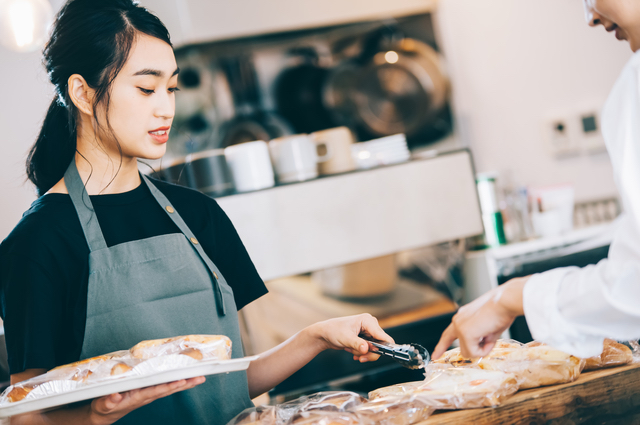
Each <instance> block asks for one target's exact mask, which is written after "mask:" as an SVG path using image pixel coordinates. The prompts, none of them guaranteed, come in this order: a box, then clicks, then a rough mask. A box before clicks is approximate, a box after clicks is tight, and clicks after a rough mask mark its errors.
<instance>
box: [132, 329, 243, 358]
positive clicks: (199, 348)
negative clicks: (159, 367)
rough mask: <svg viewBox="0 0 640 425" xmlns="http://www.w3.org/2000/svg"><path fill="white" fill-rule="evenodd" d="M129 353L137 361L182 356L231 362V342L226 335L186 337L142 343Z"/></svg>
mask: <svg viewBox="0 0 640 425" xmlns="http://www.w3.org/2000/svg"><path fill="white" fill-rule="evenodd" d="M129 351H130V352H131V356H133V357H134V358H137V359H150V358H153V357H159V356H166V355H170V354H182V355H185V356H189V357H192V358H194V359H195V360H229V359H230V358H231V340H230V339H229V338H228V337H226V336H224V335H185V336H177V337H174V338H163V339H154V340H149V341H142V342H140V343H138V344H136V345H134V346H133V347H132V348H131V350H129Z"/></svg>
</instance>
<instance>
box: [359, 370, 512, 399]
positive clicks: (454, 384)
mask: <svg viewBox="0 0 640 425" xmlns="http://www.w3.org/2000/svg"><path fill="white" fill-rule="evenodd" d="M517 390H518V381H517V380H516V378H515V376H514V375H513V374H509V373H504V372H500V371H489V370H483V369H477V368H463V367H460V368H457V367H450V368H443V369H440V370H436V371H434V372H432V373H431V374H430V375H429V377H428V378H427V379H426V380H424V381H416V382H407V383H404V384H398V385H392V386H390V387H384V388H380V389H377V390H375V391H372V392H370V393H369V400H377V399H381V398H402V397H407V396H408V397H412V398H413V399H416V400H419V401H421V402H423V403H425V404H426V405H428V406H431V407H433V408H436V409H467V408H475V407H488V406H497V405H499V404H500V403H501V402H502V400H503V399H504V398H506V397H508V396H509V395H511V394H513V393H515V392H516V391H517Z"/></svg>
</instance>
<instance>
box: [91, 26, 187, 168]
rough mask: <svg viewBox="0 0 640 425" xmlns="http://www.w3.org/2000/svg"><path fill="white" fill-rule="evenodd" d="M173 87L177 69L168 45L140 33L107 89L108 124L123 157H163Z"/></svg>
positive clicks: (176, 82)
mask: <svg viewBox="0 0 640 425" xmlns="http://www.w3.org/2000/svg"><path fill="white" fill-rule="evenodd" d="M177 85H178V67H177V65H176V59H175V56H174V54H173V49H172V48H171V46H169V45H168V44H167V43H165V42H164V41H161V40H159V39H157V38H154V37H151V36H148V35H145V34H140V35H139V36H138V37H137V38H136V42H135V43H134V45H133V47H132V49H131V52H130V55H129V59H128V60H127V62H126V63H125V65H124V66H123V68H122V70H121V71H120V73H119V74H118V76H117V77H116V78H115V80H114V81H113V84H112V86H111V100H110V104H109V112H108V117H109V124H110V125H111V128H112V129H113V132H114V134H115V135H116V137H117V138H118V142H119V143H120V147H121V148H122V155H123V156H126V157H134V158H145V159H157V158H160V157H161V156H162V155H164V153H165V152H166V149H167V147H166V143H167V139H168V137H169V129H170V127H171V123H172V121H173V116H174V112H175V92H176V91H177ZM103 123H104V121H103ZM103 127H104V126H103Z"/></svg>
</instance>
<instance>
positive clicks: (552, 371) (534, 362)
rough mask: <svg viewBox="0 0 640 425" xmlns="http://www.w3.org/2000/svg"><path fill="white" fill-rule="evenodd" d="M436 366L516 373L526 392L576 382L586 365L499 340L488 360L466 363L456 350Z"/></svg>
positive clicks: (539, 346)
mask: <svg viewBox="0 0 640 425" xmlns="http://www.w3.org/2000/svg"><path fill="white" fill-rule="evenodd" d="M434 363H445V364H451V365H453V366H456V367H460V366H472V367H479V368H481V369H484V370H497V371H502V372H506V373H513V374H515V375H516V378H517V379H518V384H519V386H520V389H527V388H537V387H542V386H546V385H555V384H563V383H566V382H572V381H575V380H576V379H577V378H578V376H580V372H581V371H582V369H583V367H584V363H585V362H584V360H582V359H580V358H578V357H575V356H572V355H570V354H567V353H565V352H563V351H560V350H556V349H555V348H552V347H550V346H547V345H543V344H529V345H524V344H521V343H519V342H517V341H511V340H506V341H504V340H499V341H498V342H497V343H496V345H495V347H494V348H493V349H492V350H491V352H490V353H489V354H488V355H487V356H485V357H481V358H478V359H465V358H464V357H462V355H461V354H460V349H459V348H454V349H452V350H449V351H447V352H446V353H445V354H444V355H443V356H442V357H441V358H440V359H438V360H435V361H434Z"/></svg>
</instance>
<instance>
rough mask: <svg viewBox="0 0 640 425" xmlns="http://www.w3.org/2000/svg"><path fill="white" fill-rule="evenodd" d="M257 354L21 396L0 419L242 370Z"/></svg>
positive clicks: (0, 413) (3, 410)
mask: <svg viewBox="0 0 640 425" xmlns="http://www.w3.org/2000/svg"><path fill="white" fill-rule="evenodd" d="M258 357H259V356H252V357H243V358H241V359H232V360H209V361H206V360H205V361H199V362H198V363H196V364H193V365H188V366H184V367H181V368H179V369H173V370H166V371H163V372H158V373H154V374H150V375H134V376H128V377H123V378H122V379H118V380H114V381H107V382H101V383H96V384H90V385H82V386H79V387H77V388H75V389H73V390H71V391H68V392H65V393H62V394H53V395H49V396H45V397H41V398H38V399H36V400H27V399H25V400H21V401H16V402H15V403H10V404H7V405H5V406H3V407H0V418H8V417H9V416H14V415H19V414H21V413H27V412H33V411H36V410H43V409H49V408H51V407H56V406H63V405H65V404H69V403H75V402H77V401H82V400H89V399H93V398H98V397H103V396H105V395H109V394H113V393H120V392H124V391H130V390H135V389H137V388H144V387H150V386H153V385H158V384H164V383H167V382H173V381H179V380H181V379H189V378H195V377H197V376H207V375H217V374H220V373H229V372H236V371H239V370H245V369H247V368H248V367H249V363H251V362H252V361H254V360H256V359H257V358H258Z"/></svg>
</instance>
